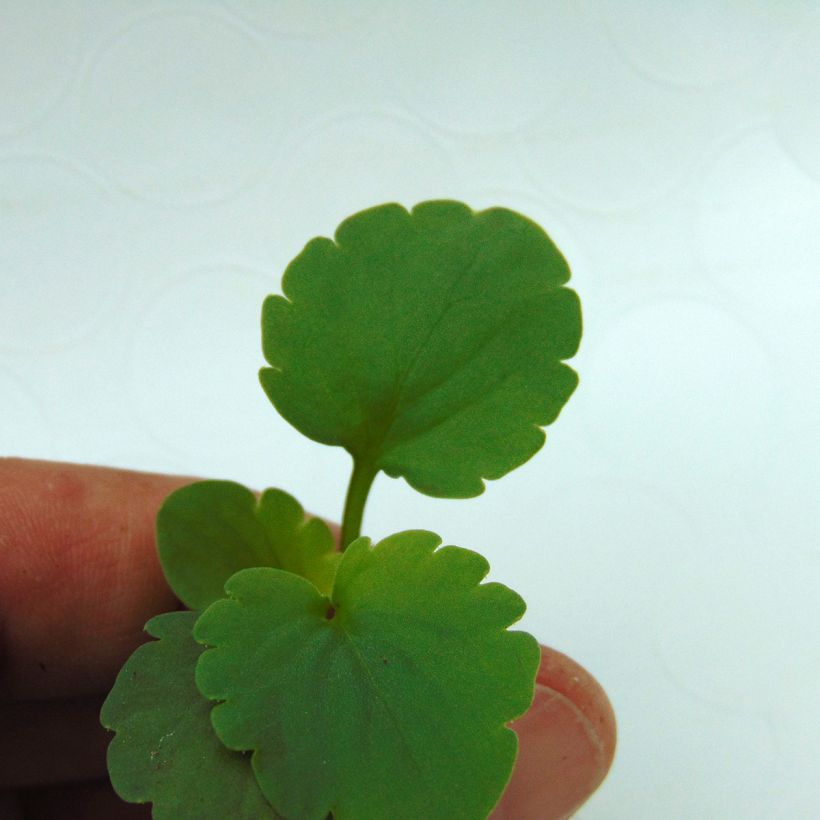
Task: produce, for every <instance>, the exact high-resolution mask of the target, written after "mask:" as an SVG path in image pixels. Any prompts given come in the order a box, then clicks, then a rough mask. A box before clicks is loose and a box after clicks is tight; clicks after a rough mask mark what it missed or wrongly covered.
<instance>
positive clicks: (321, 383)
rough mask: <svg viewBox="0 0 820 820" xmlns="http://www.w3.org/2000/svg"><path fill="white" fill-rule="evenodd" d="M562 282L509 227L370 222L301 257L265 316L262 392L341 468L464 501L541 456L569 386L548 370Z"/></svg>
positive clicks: (399, 217)
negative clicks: (441, 455)
mask: <svg viewBox="0 0 820 820" xmlns="http://www.w3.org/2000/svg"><path fill="white" fill-rule="evenodd" d="M568 279H569V268H568V267H567V265H566V262H565V260H564V259H563V257H562V256H561V254H560V252H559V251H558V250H557V248H556V247H555V246H554V245H553V244H552V242H551V241H550V239H549V238H548V237H547V235H546V234H545V233H544V232H543V231H542V230H541V229H540V228H539V227H538V226H537V225H535V224H534V223H532V222H530V221H529V220H527V219H526V218H525V217H523V216H521V215H519V214H516V213H514V212H512V211H508V210H506V209H502V208H494V209H490V210H487V211H483V212H479V213H474V212H472V211H471V210H470V209H469V208H467V206H465V205H463V204H461V203H456V202H449V201H437V202H427V203H422V204H421V205H418V206H416V207H415V208H414V209H413V211H412V212H411V213H408V212H407V211H405V210H404V209H403V208H401V207H400V206H398V205H384V206H379V207H377V208H372V209H370V210H368V211H364V212H362V213H360V214H356V215H354V216H353V217H351V218H349V219H348V220H346V221H345V222H343V223H342V225H340V227H339V229H338V230H337V233H336V241H335V242H332V241H331V240H327V239H315V240H312V241H311V242H309V243H308V244H307V246H306V247H305V250H304V251H303V252H302V254H300V255H299V256H297V257H296V259H294V260H293V262H291V264H290V265H289V266H288V269H287V270H286V272H285V275H284V277H283V291H284V294H285V295H284V297H279V296H274V297H269V299H268V300H266V302H265V305H264V307H263V352H264V354H265V357H266V359H267V360H268V362H269V363H270V364H271V367H270V368H266V369H263V370H262V371H261V373H260V380H261V382H262V386H263V388H264V389H265V392H266V393H267V394H268V397H269V398H270V399H271V401H272V402H273V404H274V405H275V406H276V407H277V409H278V410H279V412H280V413H282V415H283V416H284V417H285V418H286V419H287V420H288V421H289V422H290V423H291V424H293V425H294V426H295V427H297V429H299V430H301V431H302V432H303V433H305V434H306V435H308V436H309V437H311V438H313V439H315V440H317V441H321V442H323V443H327V444H334V445H341V446H344V447H345V448H346V449H347V450H348V451H349V452H350V453H351V454H352V455H353V457H354V459H355V460H356V461H357V462H365V463H372V464H373V465H374V466H376V467H378V468H380V469H384V470H385V471H386V472H387V473H388V474H389V475H391V476H394V477H398V476H403V477H404V478H406V479H407V480H408V481H409V482H410V483H411V484H412V485H413V486H414V487H416V488H417V489H420V490H421V491H422V492H425V493H428V494H430V495H439V496H449V497H467V496H472V495H477V494H478V493H480V492H481V491H482V490H483V488H484V482H483V479H486V478H498V477H500V476H502V475H504V474H505V473H506V472H509V471H510V470H511V469H514V468H515V467H516V466H518V465H519V464H521V463H523V462H524V461H526V460H527V459H528V458H529V457H531V456H532V455H533V454H534V453H535V452H536V451H537V450H538V449H539V448H540V447H541V445H542V444H543V441H544V435H543V432H542V431H541V430H540V429H539V428H541V427H543V426H545V425H546V424H549V423H551V422H552V421H554V419H555V418H556V417H557V415H558V413H559V412H560V409H561V407H562V406H563V404H564V403H565V402H566V401H567V400H568V398H569V396H570V395H571V393H572V391H573V390H574V388H575V386H576V383H577V377H575V374H574V372H573V371H571V369H570V368H568V367H567V366H566V365H563V364H560V363H561V362H562V361H563V360H564V359H566V358H570V357H571V356H572V355H574V353H575V352H576V350H577V347H578V344H579V341H580V336H581V314H580V305H579V303H578V299H577V296H576V295H575V294H574V292H573V291H570V290H568V289H567V288H565V287H563V285H564V284H565V282H566V281H567V280H568ZM488 393H492V394H494V400H493V401H492V402H489V403H486V402H485V401H484V397H485V396H486V395H487V394H488ZM465 406H467V407H470V408H472V410H471V412H467V413H464V412H461V411H460V410H459V408H461V409H462V410H463V408H464V407H465ZM433 427H437V428H439V434H438V435H433V436H430V435H428V433H429V431H430V429H432V428H433ZM451 438H454V439H457V440H458V443H457V445H455V444H454V445H452V446H450V447H449V451H448V457H447V458H446V459H438V460H437V459H436V455H437V450H438V448H439V447H440V446H441V444H442V441H443V442H444V443H446V442H447V441H449V440H450V439H451ZM408 442H410V443H409V444H408ZM442 462H444V463H443V464H442ZM448 465H449V468H448Z"/></svg>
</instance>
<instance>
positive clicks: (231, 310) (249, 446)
mask: <svg viewBox="0 0 820 820" xmlns="http://www.w3.org/2000/svg"><path fill="white" fill-rule="evenodd" d="M276 291H278V281H277V280H275V279H274V278H271V279H268V278H267V277H265V276H263V275H262V274H258V273H254V272H251V271H247V270H242V269H239V268H236V267H235V266H225V267H208V268H206V269H201V270H196V271H194V272H192V273H190V274H187V275H185V276H183V277H182V278H180V279H177V280H176V281H172V282H169V283H168V285H167V287H165V288H164V289H163V290H162V291H161V292H160V293H158V294H157V295H156V297H155V298H154V299H153V300H152V301H151V302H150V303H149V304H148V305H147V306H146V309H145V311H144V312H143V315H142V318H141V320H140V322H139V325H138V328H137V331H136V333H135V336H134V347H133V351H132V359H131V370H130V373H131V376H130V378H129V384H130V388H131V394H132V397H133V403H132V406H133V407H134V410H135V412H136V414H137V418H138V420H139V422H140V423H141V424H142V425H144V426H145V427H146V428H147V429H148V430H149V431H150V432H151V433H152V434H153V435H154V436H155V437H156V438H158V439H159V440H160V441H162V442H163V443H164V444H166V446H168V447H170V448H171V449H172V450H176V451H182V452H184V453H187V454H193V455H194V456H196V457H200V456H201V454H202V453H206V454H208V456H211V455H214V454H216V455H219V456H224V455H226V454H228V455H231V456H232V457H233V458H237V456H238V454H240V453H242V454H247V453H253V452H254V450H256V449H258V448H259V446H260V439H261V437H262V435H263V433H262V432H261V431H263V430H264V429H265V428H266V427H267V426H269V423H270V420H271V418H272V416H273V415H274V413H275V411H274V410H273V409H272V408H271V407H270V405H269V403H268V400H267V399H266V398H265V395H264V393H263V392H262V388H261V387H260V386H259V383H258V380H257V373H258V370H259V367H260V366H261V365H262V364H264V360H263V359H262V353H261V340H260V334H259V316H260V313H261V308H262V301H263V300H264V298H265V296H267V295H268V294H269V293H272V292H276Z"/></svg>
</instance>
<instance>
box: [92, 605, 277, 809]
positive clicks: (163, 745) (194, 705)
mask: <svg viewBox="0 0 820 820" xmlns="http://www.w3.org/2000/svg"><path fill="white" fill-rule="evenodd" d="M196 619H197V613H195V612H172V613H168V614H166V615H159V616H158V617H156V618H152V619H151V620H150V621H148V623H147V624H146V627H145V628H146V631H147V632H148V633H149V634H150V635H153V636H154V637H155V638H159V640H158V641H151V642H150V643H147V644H143V646H141V647H140V648H139V649H137V651H136V652H134V654H133V655H131V657H130V658H129V659H128V660H127V661H126V663H125V666H123V668H122V670H121V671H120V674H119V675H118V677H117V682H116V683H115V684H114V688H113V689H112V690H111V693H110V694H109V695H108V697H107V698H106V700H105V703H104V704H103V707H102V712H101V714H100V721H101V722H102V724H103V726H105V727H106V728H108V729H112V730H114V731H115V732H116V733H117V734H116V736H115V737H114V738H113V739H112V741H111V744H110V745H109V747H108V770H109V772H110V775H111V783H112V784H113V786H114V789H115V790H116V792H117V794H118V795H119V796H120V797H122V798H123V800H128V801H129V802H131V803H147V802H151V803H153V804H154V805H153V817H154V820H165V819H166V818H167V820H208V819H209V818H213V820H223V818H226V817H231V818H238V819H239V820H243V819H244V818H246V819H247V820H260V819H261V818H265V817H269V818H275V817H277V815H276V813H275V812H274V811H273V809H272V808H271V807H270V805H269V804H268V803H267V801H266V800H265V798H264V797H263V795H262V792H261V791H260V790H259V786H258V785H257V783H256V779H255V778H254V776H253V770H252V769H251V766H250V761H249V760H248V757H247V756H246V755H242V754H239V753H237V752H232V751H229V750H228V749H226V748H225V747H224V746H223V745H222V743H220V742H219V738H217V736H216V735H215V734H214V730H213V727H212V726H211V720H210V713H211V706H212V704H211V703H210V702H209V701H207V700H206V699H205V698H203V697H202V695H200V694H199V692H198V691H197V688H196V686H195V684H194V669H195V666H196V662H197V660H198V658H199V656H200V654H201V653H202V647H201V646H200V645H199V644H197V643H196V642H195V641H194V639H193V637H192V636H191V630H192V628H193V626H194V623H195V622H196Z"/></svg>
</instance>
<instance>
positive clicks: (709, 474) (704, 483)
mask: <svg viewBox="0 0 820 820" xmlns="http://www.w3.org/2000/svg"><path fill="white" fill-rule="evenodd" d="M771 368H772V366H771V364H770V360H769V358H768V355H767V354H766V352H765V351H764V350H763V349H762V348H761V346H760V343H759V342H758V340H757V339H756V338H755V337H754V336H753V335H752V334H751V333H749V332H748V331H747V330H746V329H745V328H744V327H743V326H742V325H740V324H739V323H738V322H737V321H736V320H735V319H734V318H733V317H732V316H731V315H730V314H728V313H726V312H725V311H723V310H721V309H719V308H717V307H715V306H712V305H708V304H702V303H699V302H686V301H679V300H668V301H658V302H655V303H650V304H647V305H645V306H642V307H639V308H636V309H634V310H632V311H630V312H628V313H626V314H624V315H623V316H622V317H621V319H620V320H619V321H618V322H617V323H616V324H615V325H614V326H613V327H612V328H611V329H610V330H609V332H608V333H607V334H606V335H605V337H604V338H603V339H601V341H600V343H599V344H598V346H597V347H596V348H593V349H592V350H591V351H589V359H588V363H587V368H586V371H585V379H584V385H583V390H581V391H579V395H578V400H577V404H576V410H579V409H580V410H581V412H584V413H585V415H586V420H587V424H588V425H589V427H590V429H591V430H592V432H593V434H594V435H595V438H596V441H597V442H598V444H599V446H600V448H601V452H602V453H605V454H607V455H609V457H610V458H611V459H612V462H613V464H614V465H615V466H616V468H617V469H619V470H620V471H622V472H626V473H627V474H628V475H630V476H631V477H634V478H638V479H640V480H642V481H646V482H657V483H658V484H659V485H661V486H671V487H674V488H675V491H676V492H684V488H685V493H686V496H687V497H692V496H694V497H696V498H698V497H700V498H701V499H702V498H703V494H704V493H707V494H713V493H714V492H715V487H716V486H719V485H720V484H721V483H722V482H723V481H728V482H731V481H733V480H734V479H735V477H736V476H737V475H738V474H742V475H745V476H748V475H749V474H750V472H754V471H756V470H758V469H759V468H760V461H761V455H762V453H763V452H764V445H765V442H766V428H767V425H768V421H769V417H770V416H769V414H770V412H771V409H772V402H773V383H772V376H771ZM578 405H580V408H579V407H578ZM602 408H606V412H603V411H602Z"/></svg>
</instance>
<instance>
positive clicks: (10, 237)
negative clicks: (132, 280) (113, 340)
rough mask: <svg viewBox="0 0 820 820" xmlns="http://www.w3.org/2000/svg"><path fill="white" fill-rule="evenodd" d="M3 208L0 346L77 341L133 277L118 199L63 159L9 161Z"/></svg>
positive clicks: (0, 176) (2, 180)
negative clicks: (127, 275) (131, 276)
mask: <svg viewBox="0 0 820 820" xmlns="http://www.w3.org/2000/svg"><path fill="white" fill-rule="evenodd" d="M0 205H1V206H2V219H0V271H2V277H3V288H2V311H3V321H2V322H0V346H5V347H10V348H12V349H17V350H40V349H53V348H55V347H59V346H61V345H64V344H66V343H69V342H74V341H77V340H78V339H80V338H82V337H83V336H85V335H86V334H88V333H89V332H90V330H91V328H92V327H93V326H95V325H96V324H97V323H98V322H99V320H100V319H101V317H102V316H103V315H104V314H105V313H106V311H107V310H108V308H109V307H110V306H111V304H112V302H113V301H114V299H115V298H116V296H117V295H118V294H119V293H120V292H121V290H122V285H123V281H124V277H125V276H126V274H127V273H128V272H129V271H128V269H127V267H126V264H127V260H128V258H129V256H130V254H129V253H128V249H129V246H128V245H127V244H126V241H127V237H126V235H125V230H124V227H123V220H122V211H121V210H120V209H118V207H117V202H116V200H114V199H113V198H112V197H111V196H110V195H109V194H108V193H107V192H106V191H105V190H104V189H103V188H102V187H101V186H100V185H99V184H98V183H97V182H96V181H94V180H92V179H91V177H90V176H89V175H87V174H86V173H84V172H80V171H78V170H77V169H76V168H74V167H73V166H72V165H71V164H69V163H67V162H65V161H63V160H60V159H57V158H52V157H5V158H2V159H0Z"/></svg>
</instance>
